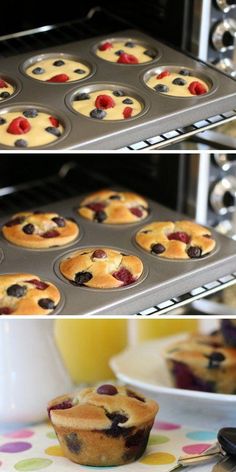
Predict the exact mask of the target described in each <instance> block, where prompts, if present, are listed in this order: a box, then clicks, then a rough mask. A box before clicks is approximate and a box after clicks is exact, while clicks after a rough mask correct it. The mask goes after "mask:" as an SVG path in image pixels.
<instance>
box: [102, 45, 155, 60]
mask: <svg viewBox="0 0 236 472" xmlns="http://www.w3.org/2000/svg"><path fill="white" fill-rule="evenodd" d="M96 55H97V56H98V57H100V58H101V59H104V60H105V61H109V62H117V63H118V64H143V63H145V62H150V61H153V59H156V57H157V55H158V53H157V51H156V50H155V49H149V48H146V47H145V46H142V45H141V44H139V43H135V41H132V40H123V41H121V40H120V41H112V42H111V41H104V42H103V43H101V44H100V45H99V46H98V48H97V50H96Z"/></svg>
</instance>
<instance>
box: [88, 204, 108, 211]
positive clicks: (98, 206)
mask: <svg viewBox="0 0 236 472" xmlns="http://www.w3.org/2000/svg"><path fill="white" fill-rule="evenodd" d="M105 206H106V205H105V203H102V202H91V203H88V205H86V207H87V208H89V209H90V210H93V211H100V210H103V209H104V208H105Z"/></svg>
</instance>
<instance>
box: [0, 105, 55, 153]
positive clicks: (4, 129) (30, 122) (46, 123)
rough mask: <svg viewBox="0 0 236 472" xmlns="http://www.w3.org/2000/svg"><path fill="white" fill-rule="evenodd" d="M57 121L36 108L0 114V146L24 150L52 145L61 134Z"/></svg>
mask: <svg viewBox="0 0 236 472" xmlns="http://www.w3.org/2000/svg"><path fill="white" fill-rule="evenodd" d="M63 131H64V130H63V126H62V125H61V123H60V122H59V120H58V119H57V118H56V117H55V116H53V115H50V114H49V113H45V112H41V111H39V110H37V109H36V108H27V109H25V110H23V111H9V112H7V113H2V114H0V144H4V145H5V146H14V147H16V148H21V149H25V148H27V147H36V146H43V145H45V144H49V143H52V142H53V141H56V140H57V139H58V138H60V137H61V135H62V134H63Z"/></svg>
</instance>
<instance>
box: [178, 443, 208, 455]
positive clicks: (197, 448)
mask: <svg viewBox="0 0 236 472" xmlns="http://www.w3.org/2000/svg"><path fill="white" fill-rule="evenodd" d="M210 446H211V444H206V443H205V444H189V445H188V446H184V447H183V451H184V452H185V453H186V454H202V452H204V451H206V450H207V449H208V448H209V447H210Z"/></svg>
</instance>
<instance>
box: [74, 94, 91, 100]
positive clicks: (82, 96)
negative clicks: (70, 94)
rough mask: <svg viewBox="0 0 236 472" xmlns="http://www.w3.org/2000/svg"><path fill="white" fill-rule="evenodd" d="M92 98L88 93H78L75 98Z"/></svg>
mask: <svg viewBox="0 0 236 472" xmlns="http://www.w3.org/2000/svg"><path fill="white" fill-rule="evenodd" d="M89 99H90V95H89V94H88V93H79V94H78V95H76V97H75V98H74V100H76V101H80V100H89Z"/></svg>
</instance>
